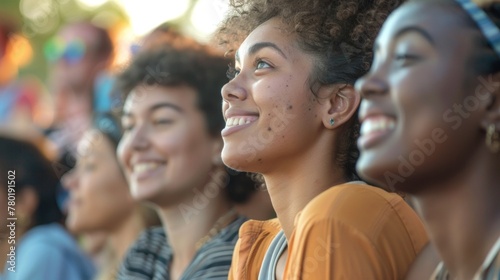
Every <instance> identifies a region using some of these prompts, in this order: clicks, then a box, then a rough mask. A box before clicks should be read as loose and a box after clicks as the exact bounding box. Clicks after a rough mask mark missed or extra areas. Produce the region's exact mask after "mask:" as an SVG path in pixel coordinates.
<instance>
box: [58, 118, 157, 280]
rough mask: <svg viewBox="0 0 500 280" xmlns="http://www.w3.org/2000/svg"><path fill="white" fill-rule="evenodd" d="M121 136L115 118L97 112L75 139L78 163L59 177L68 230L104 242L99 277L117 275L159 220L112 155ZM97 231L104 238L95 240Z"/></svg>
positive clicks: (111, 277)
mask: <svg viewBox="0 0 500 280" xmlns="http://www.w3.org/2000/svg"><path fill="white" fill-rule="evenodd" d="M120 138H121V128H120V124H119V120H117V119H115V117H114V116H113V115H112V114H110V113H100V114H97V115H96V116H95V117H94V120H93V123H92V128H90V129H89V130H87V131H86V132H85V133H84V135H83V137H82V139H81V140H80V141H79V144H78V150H77V151H78V152H77V164H76V167H75V168H74V169H73V170H72V171H70V172H69V173H67V174H66V175H65V176H64V177H63V185H64V186H65V187H66V188H67V189H68V190H69V192H70V202H69V207H68V217H67V219H66V225H67V227H68V229H69V230H70V231H71V232H73V233H76V234H89V235H84V236H85V237H86V236H89V240H86V241H88V242H94V241H97V242H99V241H104V242H105V243H108V244H107V245H108V246H106V247H107V248H106V249H104V250H105V251H103V253H104V254H105V255H104V256H103V258H104V259H101V261H103V264H102V265H101V267H100V268H99V270H100V273H99V277H98V279H115V278H116V272H117V269H118V265H119V264H120V263H121V261H122V259H123V257H124V256H125V253H126V251H127V250H128V248H129V246H130V245H131V244H132V243H133V242H134V241H135V240H136V239H137V237H138V236H139V233H140V232H141V231H142V230H144V229H145V228H148V227H151V226H156V225H159V224H160V222H159V220H158V217H157V215H156V213H155V212H154V210H153V209H151V208H149V207H147V206H145V205H142V204H140V203H137V202H136V201H134V200H133V199H132V197H131V195H130V191H129V188H128V184H127V182H126V179H125V177H124V174H123V172H122V170H121V168H120V166H119V164H118V161H117V158H116V147H117V145H118V142H119V141H120ZM95 234H97V235H95ZM100 234H104V235H105V236H106V237H105V240H100V239H97V240H96V239H94V237H95V236H99V235H100ZM94 245H95V244H94Z"/></svg>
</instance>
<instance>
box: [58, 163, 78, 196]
mask: <svg viewBox="0 0 500 280" xmlns="http://www.w3.org/2000/svg"><path fill="white" fill-rule="evenodd" d="M77 168H78V167H74V168H73V169H71V170H70V171H68V172H67V173H66V174H64V175H63V177H62V178H61V183H62V185H63V188H64V189H66V190H68V191H71V190H74V189H75V188H77V187H78V174H77V173H78V170H77Z"/></svg>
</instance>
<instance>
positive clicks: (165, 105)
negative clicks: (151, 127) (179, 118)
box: [122, 102, 184, 117]
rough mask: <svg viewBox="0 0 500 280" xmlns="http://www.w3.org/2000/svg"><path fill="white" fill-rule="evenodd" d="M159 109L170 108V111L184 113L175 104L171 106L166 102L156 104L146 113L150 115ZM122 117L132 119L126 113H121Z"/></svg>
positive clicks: (130, 114)
mask: <svg viewBox="0 0 500 280" xmlns="http://www.w3.org/2000/svg"><path fill="white" fill-rule="evenodd" d="M160 108H171V109H174V110H175V111H177V112H179V113H182V112H184V110H183V109H182V108H181V107H179V106H177V105H175V104H172V103H168V102H163V103H157V104H155V105H153V106H151V107H150V108H149V109H148V111H149V112H150V113H151V112H153V111H156V110H158V109H160ZM122 117H132V113H130V112H127V111H123V113H122Z"/></svg>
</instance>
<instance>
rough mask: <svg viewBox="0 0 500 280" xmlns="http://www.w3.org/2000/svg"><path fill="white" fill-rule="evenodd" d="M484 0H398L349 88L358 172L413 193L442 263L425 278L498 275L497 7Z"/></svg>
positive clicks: (499, 122)
mask: <svg viewBox="0 0 500 280" xmlns="http://www.w3.org/2000/svg"><path fill="white" fill-rule="evenodd" d="M484 2H485V3H484V4H483V5H482V6H481V8H479V7H478V6H476V4H474V3H473V2H472V1H470V0H457V1H452V0H439V1H411V2H410V3H408V4H405V5H404V6H402V7H401V8H399V9H398V10H397V11H396V12H394V14H393V15H391V16H390V17H389V19H388V20H387V22H386V23H385V24H384V27H383V28H382V31H381V33H380V34H379V36H378V38H377V40H376V44H375V58H374V63H373V66H372V68H371V70H370V71H369V73H368V74H367V75H365V76H364V77H363V78H362V79H360V80H359V81H358V82H357V84H356V87H357V90H358V91H359V92H360V93H361V94H362V95H363V97H364V100H363V102H362V104H361V109H360V120H361V121H362V129H361V131H362V136H361V138H360V140H359V142H358V144H359V147H360V149H361V152H362V155H361V158H360V160H359V162H358V166H357V167H358V170H359V171H360V174H361V175H362V176H363V177H364V178H366V179H367V180H370V181H374V182H377V183H379V184H381V185H384V186H387V187H393V188H395V189H397V190H400V191H405V192H409V193H411V194H413V195H414V197H415V202H416V206H417V209H418V210H419V211H420V213H421V216H422V217H423V218H424V219H425V221H426V225H427V228H428V230H429V233H430V236H431V240H432V241H433V242H432V243H433V245H434V246H435V248H436V249H437V252H438V253H439V256H440V257H441V258H442V260H443V263H442V264H440V265H439V267H438V269H436V270H435V273H434V276H433V277H432V279H498V278H499V277H500V256H499V254H500V204H499V203H498V198H499V197H500V188H499V186H500V185H499V182H500V173H499V172H498V171H499V169H498V167H499V166H500V154H499V151H500V132H499V131H500V91H499V87H498V81H499V73H500V29H499V24H498V23H499V22H500V2H499V1H484ZM434 269H435V266H434ZM424 273H425V272H424ZM431 273H432V271H431V272H430V273H427V274H428V275H430V274H431ZM426 276H427V275H426ZM419 279H423V277H422V276H421V277H420V278H419Z"/></svg>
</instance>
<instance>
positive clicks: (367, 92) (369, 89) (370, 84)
mask: <svg viewBox="0 0 500 280" xmlns="http://www.w3.org/2000/svg"><path fill="white" fill-rule="evenodd" d="M355 89H356V91H357V92H359V93H360V94H361V97H362V98H369V97H371V96H374V95H382V94H386V93H387V92H388V91H389V86H388V84H387V82H386V80H385V79H384V78H383V77H382V75H381V73H380V72H375V71H370V72H368V73H367V74H366V75H364V76H363V77H361V78H359V79H358V80H357V81H356V84H355Z"/></svg>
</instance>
